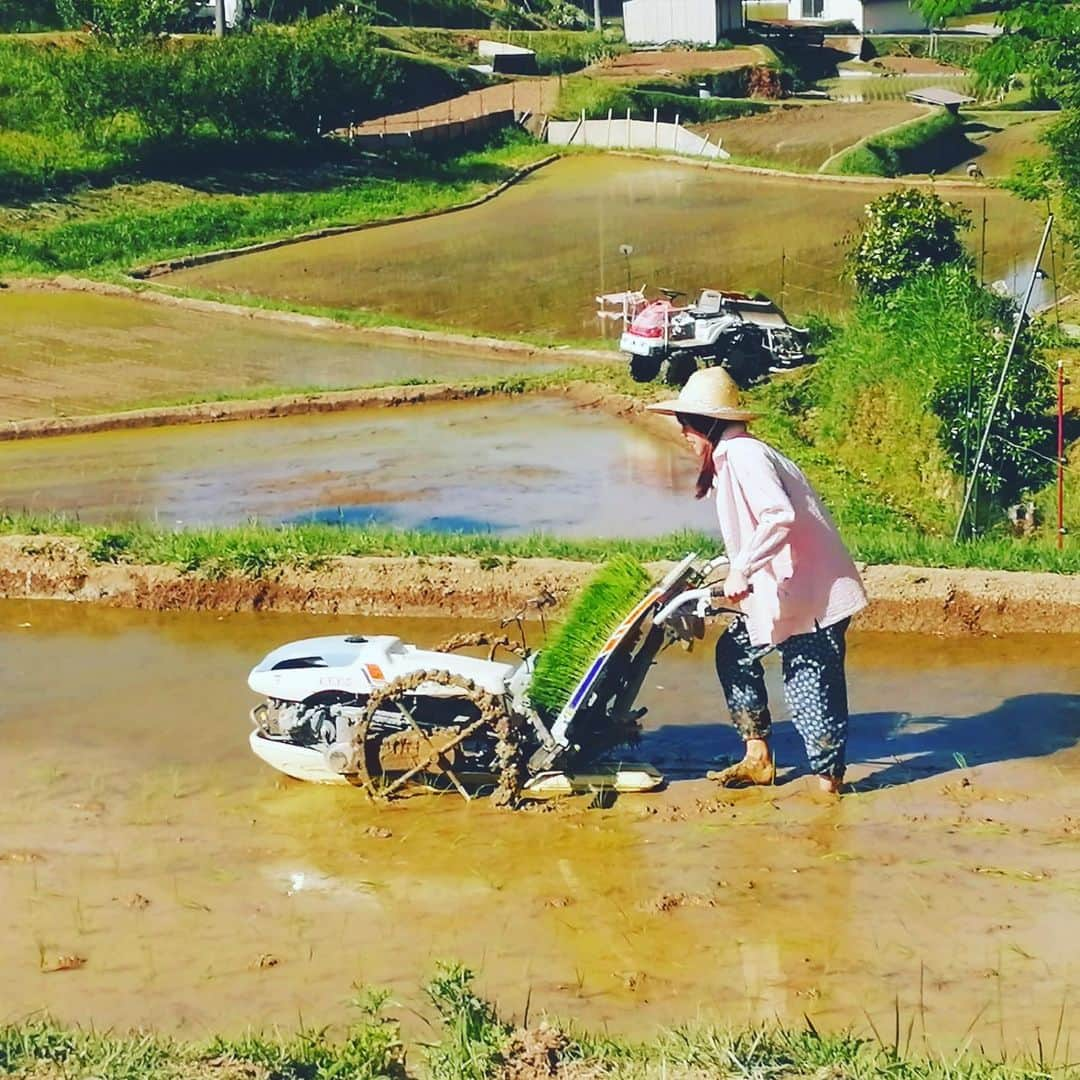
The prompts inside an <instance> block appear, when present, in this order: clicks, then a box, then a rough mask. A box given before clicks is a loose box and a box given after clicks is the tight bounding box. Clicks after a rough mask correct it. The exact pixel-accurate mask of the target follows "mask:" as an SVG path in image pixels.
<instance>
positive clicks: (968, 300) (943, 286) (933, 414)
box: [811, 260, 1053, 528]
mask: <svg viewBox="0 0 1080 1080" xmlns="http://www.w3.org/2000/svg"><path fill="white" fill-rule="evenodd" d="M1014 315H1015V310H1014V308H1013V305H1012V304H1011V302H1010V301H1007V300H1002V299H1001V298H1000V297H998V296H995V295H994V294H992V293H991V292H989V291H988V290H986V289H984V288H982V287H981V286H980V285H979V283H978V282H977V281H976V280H975V278H974V275H973V274H972V273H971V270H970V268H969V267H968V266H967V265H966V264H965V263H964V261H963V260H956V261H954V262H952V263H950V264H949V265H946V266H942V267H938V268H936V269H934V270H932V271H931V272H926V273H917V274H914V275H913V276H912V277H910V278H909V279H908V280H907V281H906V282H905V283H904V284H902V285H901V286H900V287H899V288H895V289H893V290H891V291H889V292H888V293H886V294H883V295H877V296H866V295H864V296H863V298H862V299H861V300H860V301H859V303H858V305H857V308H856V310H855V312H854V313H853V314H852V316H851V317H850V318H849V320H848V321H847V322H846V324H845V325H844V326H843V328H842V329H841V330H840V332H839V333H838V334H837V335H836V336H835V337H834V338H833V339H832V340H831V341H830V342H828V344H826V346H825V347H824V349H823V350H822V358H821V361H820V363H819V364H818V366H817V369H816V370H814V371H813V373H812V376H811V378H812V380H813V400H814V420H815V425H816V428H817V433H818V435H819V437H820V438H821V440H822V442H823V443H824V445H825V446H826V447H827V448H829V449H831V450H832V452H833V453H834V454H835V455H836V456H837V457H838V458H839V459H840V460H841V461H843V462H844V463H846V464H848V465H849V466H850V467H852V468H856V469H858V470H859V471H860V472H861V473H863V474H867V475H869V476H870V478H871V480H872V481H873V482H874V483H875V484H877V485H879V486H880V487H881V489H882V490H883V491H885V492H886V493H887V494H888V495H890V496H892V497H893V498H894V499H896V500H898V501H899V502H900V503H901V504H903V505H906V506H908V507H909V508H911V509H912V510H913V511H914V512H916V513H917V514H918V516H919V518H920V520H921V521H922V522H923V523H924V524H925V525H927V526H928V527H931V528H943V527H945V526H947V525H948V524H950V523H951V520H952V516H953V515H954V514H955V511H956V510H957V509H958V494H959V487H960V481H959V479H958V477H959V475H961V474H962V473H963V471H964V467H965V464H967V466H968V467H970V464H971V463H972V461H973V458H974V454H975V449H976V447H977V445H978V441H979V439H980V437H981V435H982V429H983V427H984V425H985V423H986V419H987V416H988V410H989V405H990V401H991V398H992V396H993V392H994V389H995V387H996V385H997V381H998V378H999V376H1000V372H1001V367H1002V361H1003V360H1004V357H1005V352H1006V349H1007V348H1008V342H1009V338H1010V336H1011V333H1012V329H1013V325H1014V323H1013V319H1014ZM1041 348H1042V342H1041V340H1040V336H1039V333H1038V332H1037V331H1035V330H1033V329H1032V328H1031V327H1028V328H1026V329H1025V330H1024V332H1023V333H1022V334H1021V338H1020V342H1019V347H1018V350H1017V353H1016V355H1015V356H1014V358H1013V361H1012V365H1011V367H1010V372H1009V376H1008V379H1007V380H1006V384H1005V389H1004V393H1003V395H1002V399H1001V405H1000V408H999V411H998V413H997V414H996V418H995V422H994V426H993V428H992V429H991V436H990V439H989V442H988V443H987V449H986V455H985V457H984V459H983V463H982V465H981V467H980V488H981V490H982V491H984V492H989V493H992V494H993V495H994V497H995V501H996V502H997V503H998V504H999V505H1004V504H1008V503H1009V502H1011V501H1013V500H1014V499H1015V498H1016V496H1017V495H1018V494H1019V493H1021V492H1022V491H1025V490H1029V489H1034V488H1037V487H1038V486H1040V485H1041V484H1042V483H1044V482H1045V481H1046V479H1047V478H1048V473H1047V470H1048V468H1050V466H1049V465H1048V463H1047V462H1045V461H1044V460H1042V459H1041V458H1039V457H1037V456H1035V455H1034V454H1032V453H1030V451H1031V450H1032V449H1038V448H1040V447H1045V442H1046V440H1047V436H1048V434H1049V429H1048V426H1047V421H1046V413H1047V410H1048V409H1049V407H1050V405H1051V404H1052V395H1053V387H1052V379H1051V375H1050V372H1049V369H1048V367H1047V365H1046V364H1045V363H1044V362H1043V360H1042V353H1041Z"/></svg>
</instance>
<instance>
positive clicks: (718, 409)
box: [645, 367, 761, 420]
mask: <svg viewBox="0 0 1080 1080" xmlns="http://www.w3.org/2000/svg"><path fill="white" fill-rule="evenodd" d="M645 407H646V408H647V409H648V410H649V411H650V412H658V413H663V414H664V415H665V416H674V415H675V414H676V413H693V414H694V415H695V416H711V417H712V418H713V419H714V420H756V419H757V418H758V417H759V416H760V415H761V414H760V413H755V412H748V411H747V410H746V409H741V408H739V387H738V386H737V385H736V383H735V380H734V379H733V378H732V377H731V376H730V375H729V374H728V373H727V372H726V371H725V370H724V369H723V368H720V367H707V368H698V370H697V371H695V372H694V373H693V374H692V375H691V376H690V378H689V379H687V380H686V385H685V386H684V387H683V388H682V389H681V390H680V391H679V396H678V397H677V398H676V399H675V400H674V401H658V402H657V403H656V404H655V405H646V406H645Z"/></svg>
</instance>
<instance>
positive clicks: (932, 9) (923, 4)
mask: <svg viewBox="0 0 1080 1080" xmlns="http://www.w3.org/2000/svg"><path fill="white" fill-rule="evenodd" d="M911 6H912V7H913V8H914V9H915V10H916V11H917V12H918V13H919V14H920V15H921V16H922V17H923V18H924V19H925V20H926V22H927V24H928V25H930V26H935V27H936V26H944V25H945V20H946V19H951V18H954V17H955V16H957V15H969V14H970V13H971V11H972V9H973V8H974V6H975V4H974V0H911Z"/></svg>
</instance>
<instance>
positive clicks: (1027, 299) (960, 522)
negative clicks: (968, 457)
mask: <svg viewBox="0 0 1080 1080" xmlns="http://www.w3.org/2000/svg"><path fill="white" fill-rule="evenodd" d="M1053 224H1054V215H1053V214H1051V215H1050V216H1049V217H1048V218H1047V219H1046V228H1045V229H1043V234H1042V240H1041V242H1040V243H1039V254H1038V255H1036V256H1035V265H1034V266H1032V268H1031V280H1030V281H1029V282H1028V287H1027V292H1025V293H1024V303H1023V304H1022V305H1021V307H1020V310H1019V312H1017V315H1016V326H1014V327H1013V335H1012V340H1011V341H1010V342H1009V351H1008V352H1007V353H1006V354H1005V362H1004V363H1003V364H1002V365H1001V375H1000V377H999V378H998V384H997V389H996V390H995V391H994V399H993V401H991V403H990V414H989V415H988V416H987V418H986V427H985V429H984V430H983V433H982V439H981V440H980V442H979V450H978V453H976V455H975V464H974V465H973V466H972V469H971V479H970V480H969V481H968V486H967V491H966V492H965V493H964V505H963V506H961V507H960V517H959V518H957V521H956V531H955V532H954V533H953V543H954V544H955V543H956V542H957V540H959V539H960V530H961V529H962V528H963V526H964V518H965V517H966V516H967V508H968V503H969V502H970V501H971V492H972V490H973V489H974V487H975V481H976V480H977V479H978V476H979V466H980V465H981V464H982V457H983V452H984V451H985V450H986V444H987V442H988V441H989V439H990V428H991V427H993V425H994V414H995V413H996V412H997V407H998V402H999V401H1000V400H1001V394H1002V391H1003V390H1004V389H1005V376H1006V375H1008V373H1009V364H1010V362H1011V361H1012V358H1013V353H1014V352H1016V343H1017V342H1018V341H1019V340H1020V331H1021V330H1022V329H1023V327H1024V316H1025V315H1026V314H1027V309H1028V304H1030V303H1031V294H1032V293H1033V292H1034V291H1035V282H1036V280H1037V275H1038V273H1039V266H1040V265H1041V264H1042V257H1043V252H1044V251H1046V242H1047V240H1049V239H1050V227H1051V226H1052V225H1053Z"/></svg>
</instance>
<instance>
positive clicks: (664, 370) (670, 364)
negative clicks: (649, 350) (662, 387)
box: [660, 351, 698, 386]
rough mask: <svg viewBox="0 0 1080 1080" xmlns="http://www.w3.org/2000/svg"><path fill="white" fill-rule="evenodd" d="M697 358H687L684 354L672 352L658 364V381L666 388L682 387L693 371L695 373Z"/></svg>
mask: <svg viewBox="0 0 1080 1080" xmlns="http://www.w3.org/2000/svg"><path fill="white" fill-rule="evenodd" d="M697 366H698V363H697V357H696V356H689V355H687V354H686V353H684V352H678V351H676V352H673V353H672V354H671V355H670V356H668V357H666V358H665V359H664V361H663V362H662V363H661V364H660V381H661V382H665V383H667V384H668V386H682V384H683V383H684V382H686V380H687V379H689V378H690V376H691V375H693V373H694V372H695V371H697Z"/></svg>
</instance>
